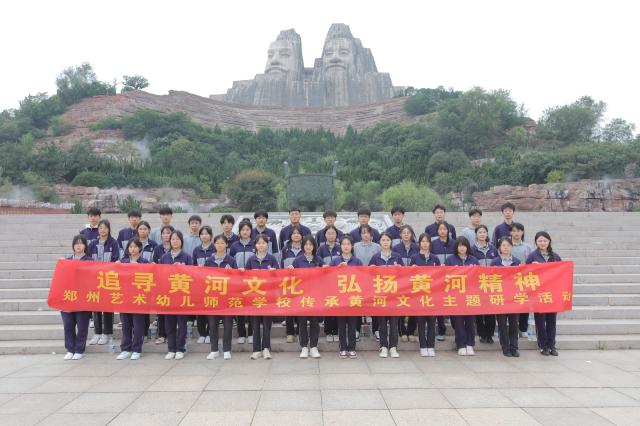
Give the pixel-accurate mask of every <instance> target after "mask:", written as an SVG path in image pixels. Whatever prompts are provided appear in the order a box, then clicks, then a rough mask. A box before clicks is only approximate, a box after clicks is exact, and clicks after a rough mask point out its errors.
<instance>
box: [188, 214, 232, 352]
mask: <svg viewBox="0 0 640 426" xmlns="http://www.w3.org/2000/svg"><path fill="white" fill-rule="evenodd" d="M198 236H199V237H200V245H199V246H197V247H196V248H194V249H193V254H192V255H191V258H192V259H193V265H194V266H204V264H205V262H206V261H207V259H209V258H210V257H211V256H212V255H213V253H214V252H215V247H214V245H213V230H212V229H211V227H210V226H209V225H204V226H203V227H202V228H200V230H199V231H198ZM225 248H226V247H225ZM196 324H197V328H198V340H196V343H199V344H207V343H209V330H208V328H207V327H208V325H209V321H208V319H207V316H206V315H197V316H196Z"/></svg>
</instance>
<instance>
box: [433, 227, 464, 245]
mask: <svg viewBox="0 0 640 426" xmlns="http://www.w3.org/2000/svg"><path fill="white" fill-rule="evenodd" d="M441 226H444V227H445V228H447V240H446V243H447V244H449V234H451V229H450V228H449V224H448V223H447V222H440V223H439V224H438V226H437V227H436V236H437V238H438V239H439V238H440V232H438V231H440V227H441ZM467 242H468V241H467Z"/></svg>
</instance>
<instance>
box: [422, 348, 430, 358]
mask: <svg viewBox="0 0 640 426" xmlns="http://www.w3.org/2000/svg"><path fill="white" fill-rule="evenodd" d="M420 356H429V349H428V348H420Z"/></svg>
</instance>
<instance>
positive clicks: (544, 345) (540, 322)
mask: <svg viewBox="0 0 640 426" xmlns="http://www.w3.org/2000/svg"><path fill="white" fill-rule="evenodd" d="M534 242H535V243H536V249H535V250H534V251H533V252H532V253H531V254H530V255H529V257H527V263H528V264H530V263H546V262H560V261H562V259H560V256H558V254H557V253H556V252H554V251H553V249H552V248H551V236H550V235H549V233H547V232H546V231H539V232H538V233H536V236H535V239H534ZM533 316H534V319H535V322H536V335H537V336H538V347H539V348H540V354H542V355H544V356H549V355H552V356H558V350H557V349H556V319H557V316H558V314H557V313H556V312H547V313H534V315H533Z"/></svg>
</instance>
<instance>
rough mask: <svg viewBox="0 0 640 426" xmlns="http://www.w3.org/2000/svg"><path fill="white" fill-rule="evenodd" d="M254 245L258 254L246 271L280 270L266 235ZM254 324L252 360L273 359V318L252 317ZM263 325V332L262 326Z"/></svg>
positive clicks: (248, 264)
mask: <svg viewBox="0 0 640 426" xmlns="http://www.w3.org/2000/svg"><path fill="white" fill-rule="evenodd" d="M253 244H254V245H255V247H256V253H255V254H254V255H253V256H251V257H250V258H249V260H247V264H246V265H245V269H247V270H254V269H278V268H279V267H280V265H278V260H277V259H276V258H275V257H274V256H273V255H272V254H270V253H269V252H268V247H269V239H268V237H267V236H266V235H264V234H260V235H258V236H257V237H256V238H255V240H254V241H253ZM251 322H252V324H253V334H254V336H253V353H252V354H251V359H254V360H255V359H258V358H260V357H263V358H264V359H271V323H272V318H271V317H269V316H252V317H251ZM261 325H262V330H260V326H261Z"/></svg>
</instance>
